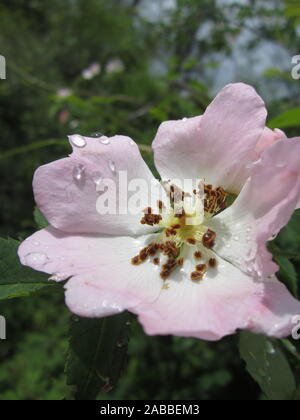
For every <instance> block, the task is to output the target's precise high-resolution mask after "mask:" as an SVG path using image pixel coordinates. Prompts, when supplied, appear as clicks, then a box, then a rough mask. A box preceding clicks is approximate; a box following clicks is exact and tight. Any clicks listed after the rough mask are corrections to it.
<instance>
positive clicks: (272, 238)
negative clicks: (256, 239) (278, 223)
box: [268, 233, 278, 242]
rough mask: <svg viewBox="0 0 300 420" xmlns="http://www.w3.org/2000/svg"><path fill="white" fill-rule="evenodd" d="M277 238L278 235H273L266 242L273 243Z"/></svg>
mask: <svg viewBox="0 0 300 420" xmlns="http://www.w3.org/2000/svg"><path fill="white" fill-rule="evenodd" d="M277 236H278V233H275V235H272V236H271V238H269V239H268V242H269V241H274V239H276V238H277Z"/></svg>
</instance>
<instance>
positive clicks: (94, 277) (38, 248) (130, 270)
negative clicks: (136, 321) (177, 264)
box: [19, 227, 162, 317]
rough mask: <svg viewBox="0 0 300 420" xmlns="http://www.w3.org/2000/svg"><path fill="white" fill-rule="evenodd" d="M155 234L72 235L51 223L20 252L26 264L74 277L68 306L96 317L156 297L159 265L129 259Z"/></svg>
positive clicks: (67, 287)
mask: <svg viewBox="0 0 300 420" xmlns="http://www.w3.org/2000/svg"><path fill="white" fill-rule="evenodd" d="M154 237H155V236H153V235H147V236H143V237H139V238H138V239H134V238H130V237H125V236H122V237H110V236H103V237H99V236H96V235H93V236H92V235H75V234H74V235H68V234H66V233H63V232H61V231H58V230H56V229H55V228H53V227H48V228H47V229H44V230H40V231H39V232H36V233H35V234H34V235H32V236H31V237H30V238H28V239H27V240H25V241H24V242H23V243H22V244H21V246H20V248H19V257H20V260H21V262H22V264H24V265H27V266H30V267H32V268H34V269H35V270H38V271H43V272H45V273H49V274H51V275H54V277H55V278H56V279H57V280H58V281H59V280H65V279H67V278H70V277H72V278H71V280H69V281H68V283H67V285H66V290H67V291H66V302H67V304H68V306H69V308H70V310H71V311H72V312H74V313H76V314H77V315H79V316H86V317H98V316H104V315H108V314H112V313H117V312H120V311H121V310H124V309H128V308H131V307H132V306H135V305H137V304H140V303H144V302H151V301H153V300H155V299H156V298H157V296H158V294H159V290H160V288H161V285H162V280H161V279H160V277H159V275H158V271H157V267H156V266H154V265H153V264H150V263H147V262H146V263H144V264H141V265H139V266H134V265H132V264H131V259H132V258H133V257H134V256H135V255H137V254H138V253H139V251H140V250H141V249H142V248H144V246H145V245H146V244H148V243H149V241H151V240H153V238H154Z"/></svg>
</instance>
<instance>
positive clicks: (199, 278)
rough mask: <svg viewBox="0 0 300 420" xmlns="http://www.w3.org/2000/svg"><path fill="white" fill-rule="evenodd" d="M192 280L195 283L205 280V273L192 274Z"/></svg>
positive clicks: (195, 272)
mask: <svg viewBox="0 0 300 420" xmlns="http://www.w3.org/2000/svg"><path fill="white" fill-rule="evenodd" d="M191 279H192V280H193V281H197V280H202V279H203V273H200V272H199V271H193V272H192V273H191Z"/></svg>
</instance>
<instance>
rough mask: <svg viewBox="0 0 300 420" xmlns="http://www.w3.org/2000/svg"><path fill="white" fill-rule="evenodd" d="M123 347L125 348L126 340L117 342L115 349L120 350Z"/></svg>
mask: <svg viewBox="0 0 300 420" xmlns="http://www.w3.org/2000/svg"><path fill="white" fill-rule="evenodd" d="M124 346H126V340H119V341H117V347H118V348H119V349H121V348H122V347H124Z"/></svg>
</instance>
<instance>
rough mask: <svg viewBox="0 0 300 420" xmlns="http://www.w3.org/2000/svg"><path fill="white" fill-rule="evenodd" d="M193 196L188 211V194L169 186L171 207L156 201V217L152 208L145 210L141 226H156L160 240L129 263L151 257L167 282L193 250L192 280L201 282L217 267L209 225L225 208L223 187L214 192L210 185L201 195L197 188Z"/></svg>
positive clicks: (213, 235) (212, 233)
mask: <svg viewBox="0 0 300 420" xmlns="http://www.w3.org/2000/svg"><path fill="white" fill-rule="evenodd" d="M193 194H194V195H195V198H196V206H195V207H194V209H193V210H192V211H187V210H186V208H185V206H184V200H183V199H184V197H185V196H187V194H186V193H184V192H182V191H180V190H179V189H178V188H177V187H175V186H173V185H171V187H170V202H171V207H169V208H168V209H166V207H165V205H164V204H163V203H162V202H161V201H159V202H158V208H159V214H154V213H153V210H152V209H151V207H148V208H147V209H145V210H144V216H143V218H142V219H141V223H142V224H147V225H150V226H154V225H157V227H158V229H159V235H158V238H159V239H158V241H157V242H155V243H151V244H150V245H148V246H146V247H145V248H143V249H142V250H141V251H140V253H139V255H137V256H135V257H134V258H132V264H134V265H139V264H141V263H143V262H144V261H146V260H147V259H149V258H150V259H151V260H152V262H153V264H155V265H159V266H160V268H161V272H160V276H161V278H162V279H163V280H166V279H168V277H169V276H170V274H171V273H172V272H173V271H174V270H175V269H177V268H178V267H181V266H182V265H183V264H184V258H185V255H186V254H188V253H190V252H191V251H192V252H193V258H194V262H195V270H194V271H192V272H191V274H190V278H191V280H193V281H199V280H201V279H202V278H203V276H204V274H205V273H206V272H207V270H208V269H210V268H215V267H216V259H215V258H214V254H213V252H212V249H213V247H214V245H215V240H216V237H217V235H216V233H215V232H214V231H213V230H211V229H210V228H209V225H210V219H211V218H212V217H213V216H214V215H215V214H217V213H219V212H220V211H222V210H224V209H225V207H226V198H227V196H228V194H227V193H226V192H225V191H224V190H223V188H222V187H218V188H216V189H213V187H212V185H205V186H204V194H203V192H202V194H201V192H200V187H199V191H196V190H194V191H193ZM178 197H180V199H178ZM161 260H163V261H161Z"/></svg>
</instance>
